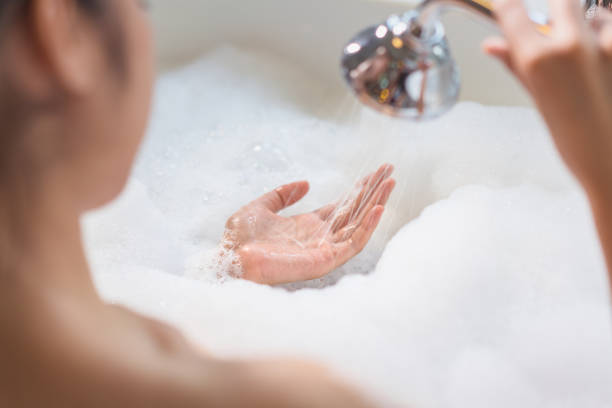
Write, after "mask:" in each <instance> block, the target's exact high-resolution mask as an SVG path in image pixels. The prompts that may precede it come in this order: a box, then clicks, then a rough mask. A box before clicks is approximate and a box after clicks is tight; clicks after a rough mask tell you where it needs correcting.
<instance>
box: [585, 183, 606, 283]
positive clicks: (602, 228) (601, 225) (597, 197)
mask: <svg viewBox="0 0 612 408" xmlns="http://www.w3.org/2000/svg"><path fill="white" fill-rule="evenodd" d="M610 179H611V180H612V176H611V177H610ZM587 193H588V196H589V201H590V202H591V208H592V209H593V216H594V218H595V224H596V225H597V230H598V232H599V238H600V240H601V245H602V249H603V252H604V255H605V257H606V263H607V265H608V277H609V279H610V285H611V287H612V181H610V182H608V183H606V184H604V185H601V186H600V187H597V188H594V189H591V190H587Z"/></svg>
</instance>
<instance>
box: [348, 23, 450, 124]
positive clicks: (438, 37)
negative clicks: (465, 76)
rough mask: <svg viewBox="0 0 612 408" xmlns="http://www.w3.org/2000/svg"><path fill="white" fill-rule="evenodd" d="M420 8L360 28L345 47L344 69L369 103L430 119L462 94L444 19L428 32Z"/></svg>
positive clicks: (386, 110) (351, 84)
mask: <svg viewBox="0 0 612 408" xmlns="http://www.w3.org/2000/svg"><path fill="white" fill-rule="evenodd" d="M417 17H418V13H417V12H415V11H412V12H408V13H406V14H404V15H402V16H396V15H394V16H391V17H390V18H389V19H388V20H387V21H386V22H385V23H383V24H380V25H377V26H372V27H369V28H367V29H365V30H364V31H362V32H361V33H359V34H358V35H357V36H356V37H355V38H353V40H351V41H350V42H349V43H348V45H347V46H346V47H345V48H344V53H343V56H342V70H343V74H344V78H345V79H346V81H347V83H348V84H349V87H350V88H351V89H352V90H353V91H354V92H355V94H356V95H357V96H358V98H359V99H360V100H361V101H362V102H363V103H365V104H366V105H367V106H369V107H371V108H374V109H375V110H377V111H379V112H382V113H384V114H387V115H390V116H399V117H403V118H409V119H414V120H418V119H431V118H435V117H437V116H440V115H442V114H443V113H445V112H446V111H447V110H449V109H450V108H451V107H452V106H453V105H454V104H455V103H456V102H457V98H458V96H459V88H460V80H459V74H458V69H457V65H456V63H455V61H454V60H453V58H452V55H451V53H450V50H449V47H448V42H447V40H446V36H445V34H444V28H443V26H442V24H441V23H439V22H438V23H436V24H435V25H434V26H433V28H432V29H429V30H427V34H425V33H424V30H422V28H421V27H420V25H419V24H418V19H417Z"/></svg>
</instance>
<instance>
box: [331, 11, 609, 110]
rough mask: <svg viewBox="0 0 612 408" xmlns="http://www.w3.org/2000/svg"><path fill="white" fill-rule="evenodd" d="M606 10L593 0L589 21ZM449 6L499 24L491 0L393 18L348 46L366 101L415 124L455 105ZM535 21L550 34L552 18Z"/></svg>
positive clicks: (351, 70) (347, 65)
mask: <svg viewBox="0 0 612 408" xmlns="http://www.w3.org/2000/svg"><path fill="white" fill-rule="evenodd" d="M601 7H604V8H608V9H610V8H612V1H611V0H587V1H586V3H585V9H586V15H587V17H592V16H593V15H594V14H595V13H596V11H597V10H598V9H599V8H601ZM447 8H463V9H466V10H469V11H472V12H475V13H476V14H480V15H481V16H484V17H487V18H488V19H489V20H490V21H493V20H492V17H493V12H492V1H491V0H424V1H423V2H422V3H421V4H420V5H419V6H418V7H417V8H416V9H415V10H413V11H409V12H407V13H405V14H403V15H401V16H398V15H393V16H391V17H389V19H387V21H386V22H384V23H382V24H379V25H376V26H372V27H369V28H367V29H365V30H363V31H362V32H360V33H359V34H358V35H357V36H355V37H354V38H353V39H352V40H351V41H350V42H349V43H348V45H347V46H346V47H345V48H344V53H343V56H342V70H343V74H344V78H345V80H346V81H347V83H348V84H349V86H350V88H351V89H352V90H353V91H354V92H355V94H356V95H357V96H358V98H359V99H360V100H361V101H362V102H363V103H365V104H366V105H367V106H369V107H371V108H373V109H375V110H377V111H380V112H382V113H385V114H387V115H390V116H399V117H404V118H409V119H414V120H418V119H431V118H435V117H437V116H440V115H442V114H444V113H445V112H446V111H447V110H449V109H450V108H451V107H452V106H453V105H455V103H456V102H457V99H458V97H459V90H460V82H461V81H460V78H459V71H458V67H457V64H456V63H455V61H454V59H453V57H452V54H451V52H450V49H449V46H448V42H447V40H446V35H445V32H444V27H443V25H442V23H441V22H440V20H439V14H440V12H441V11H443V10H445V9H447ZM531 17H532V19H533V20H534V24H535V25H536V27H537V28H538V29H539V30H540V31H541V32H542V33H544V34H546V33H547V32H548V30H549V29H550V26H549V25H548V21H547V18H546V16H543V15H535V14H534V15H532V16H531Z"/></svg>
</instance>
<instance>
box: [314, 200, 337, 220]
mask: <svg viewBox="0 0 612 408" xmlns="http://www.w3.org/2000/svg"><path fill="white" fill-rule="evenodd" d="M337 207H338V206H337V205H336V204H328V205H326V206H325V207H321V208H319V209H318V210H316V211H315V214H317V215H318V216H319V218H320V219H322V220H324V221H325V220H327V219H329V217H331V215H332V214H333V213H334V211H335V210H336V208H337Z"/></svg>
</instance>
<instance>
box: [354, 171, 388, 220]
mask: <svg viewBox="0 0 612 408" xmlns="http://www.w3.org/2000/svg"><path fill="white" fill-rule="evenodd" d="M395 184H396V183H395V180H394V179H386V180H385V181H383V183H382V184H381V185H380V186H379V187H378V188H377V191H376V193H375V194H374V195H372V197H371V198H370V199H369V200H368V201H367V202H366V203H365V205H363V207H362V208H361V209H359V211H358V212H357V214H356V215H355V216H354V217H352V218H351V219H349V221H348V224H349V225H350V224H356V225H357V224H360V223H361V222H362V221H363V218H364V217H365V215H366V214H368V212H369V211H370V210H371V209H372V208H373V207H374V206H376V205H382V206H383V207H384V206H385V205H386V204H387V201H389V197H390V196H391V193H392V192H393V189H394V188H395Z"/></svg>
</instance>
